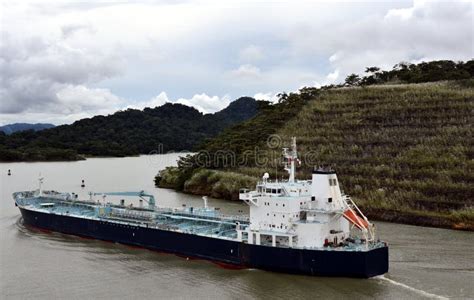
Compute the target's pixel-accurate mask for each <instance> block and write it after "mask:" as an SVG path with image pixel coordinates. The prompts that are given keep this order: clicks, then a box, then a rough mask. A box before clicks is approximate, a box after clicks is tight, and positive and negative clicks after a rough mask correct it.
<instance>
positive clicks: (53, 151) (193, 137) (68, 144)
mask: <svg viewBox="0 0 474 300" xmlns="http://www.w3.org/2000/svg"><path fill="white" fill-rule="evenodd" d="M259 106H265V104H264V102H262V101H256V100H255V99H253V98H250V97H242V98H239V99H237V100H235V101H234V102H232V103H231V104H230V105H229V106H228V107H227V108H225V109H223V110H222V111H219V112H217V113H214V114H202V113H201V112H199V111H197V110H196V109H194V108H192V107H188V106H185V105H181V104H171V103H167V104H165V105H163V106H160V107H156V108H145V109H144V110H136V109H128V110H125V111H119V112H117V113H114V114H112V115H109V116H95V117H93V118H90V119H82V120H79V121H76V122H74V123H73V124H71V125H62V126H57V127H55V128H52V129H46V130H42V131H39V132H34V131H32V130H30V131H22V132H16V133H13V134H11V135H8V136H7V135H5V134H3V133H2V132H0V161H22V160H23V161H24V160H27V161H32V160H75V159H77V158H78V154H82V155H91V156H127V155H137V154H148V153H150V152H155V151H164V152H168V151H183V150H188V151H190V150H193V149H194V148H195V147H196V145H198V144H200V143H202V142H203V141H204V140H205V139H207V138H210V137H213V136H215V135H217V134H218V133H220V132H221V131H222V130H223V129H225V128H227V127H229V126H231V125H233V124H236V123H239V122H242V121H245V120H247V119H249V118H251V117H253V116H254V115H255V114H256V113H257V111H258V109H259ZM160 145H161V146H160ZM160 147H162V148H161V149H160Z"/></svg>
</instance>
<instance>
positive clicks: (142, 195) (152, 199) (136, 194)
mask: <svg viewBox="0 0 474 300" xmlns="http://www.w3.org/2000/svg"><path fill="white" fill-rule="evenodd" d="M92 194H93V195H107V196H128V197H139V198H140V199H142V200H143V201H145V202H146V203H148V206H149V208H150V209H154V208H155V203H156V202H155V197H154V196H153V195H151V194H147V193H145V191H139V192H104V193H92ZM145 198H148V200H147V199H145Z"/></svg>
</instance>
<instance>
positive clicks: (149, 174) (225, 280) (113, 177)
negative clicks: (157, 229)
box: [0, 154, 474, 299]
mask: <svg viewBox="0 0 474 300" xmlns="http://www.w3.org/2000/svg"><path fill="white" fill-rule="evenodd" d="M176 158H177V155H175V154H169V155H157V156H151V157H150V156H142V157H129V158H93V159H88V160H87V161H79V162H48V163H9V164H0V188H1V199H0V243H1V244H0V298H1V299H11V298H35V299H65V298H68V299H84V298H102V299H110V298H132V297H133V298H155V299H156V298H158V299H162V298H170V299H175V298H180V299H182V298H184V299H189V298H193V299H202V298H204V299H209V298H212V299H216V298H218V299H255V298H262V299H266V298H277V299H296V298H303V299H304V298H307V299H309V298H312V299H314V298H316V297H322V298H321V299H326V298H337V299H344V298H347V299H369V298H372V299H373V298H383V299H428V298H460V299H463V298H474V284H473V283H474V243H473V241H474V239H473V238H474V233H471V232H460V231H453V230H445V229H434V228H424V227H415V226H407V225H399V224H390V223H377V226H378V231H379V233H380V235H381V236H382V238H383V239H384V240H386V241H388V243H389V245H390V271H389V273H388V274H386V275H384V276H379V277H376V278H371V279H351V278H325V277H309V276H298V275H288V274H278V273H272V272H266V271H261V270H255V269H242V270H230V269H225V268H222V267H220V266H218V265H216V264H214V263H212V262H208V261H203V260H187V259H185V258H181V257H178V256H175V255H172V254H164V253H158V252H154V251H149V250H146V249H140V248H134V247H130V246H125V245H120V244H114V243H107V242H102V241H96V240H90V239H84V238H79V237H74V236H68V235H63V234H57V233H47V232H42V231H39V230H34V229H29V228H25V227H24V226H23V225H22V222H21V217H20V213H19V211H18V209H17V208H16V207H15V206H14V204H13V200H12V199H11V193H12V192H14V191H20V190H31V189H35V188H37V178H38V175H39V173H40V172H41V174H42V176H44V177H45V183H44V188H45V189H55V190H59V191H68V192H76V193H79V194H80V195H81V197H84V198H86V197H88V196H87V193H88V192H89V191H91V190H92V191H97V192H105V191H135V190H146V191H149V192H152V193H153V194H154V195H155V196H156V199H157V202H158V204H159V205H169V206H181V205H182V204H186V205H188V206H190V205H192V206H201V205H202V203H203V202H202V200H201V198H200V197H195V196H190V195H185V194H180V193H176V192H174V191H171V190H166V189H157V188H155V187H154V183H153V177H154V175H155V174H156V173H157V171H158V170H159V169H162V168H164V167H165V166H167V165H172V164H175V162H176ZM8 169H11V171H12V176H7V170H8ZM82 179H84V180H85V183H86V187H85V188H84V189H82V188H81V187H80V184H81V180H82ZM209 204H210V205H212V206H215V207H220V208H221V210H222V211H225V212H229V213H238V212H239V211H244V212H245V211H248V208H247V207H246V206H245V204H242V203H239V202H231V201H223V200H215V199H210V200H209Z"/></svg>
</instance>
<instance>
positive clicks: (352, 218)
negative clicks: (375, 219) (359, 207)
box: [343, 209, 370, 230]
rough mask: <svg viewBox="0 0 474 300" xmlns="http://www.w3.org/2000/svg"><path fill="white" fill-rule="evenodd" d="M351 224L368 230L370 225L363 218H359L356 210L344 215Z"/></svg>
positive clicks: (348, 211) (349, 210)
mask: <svg viewBox="0 0 474 300" xmlns="http://www.w3.org/2000/svg"><path fill="white" fill-rule="evenodd" d="M343 216H344V218H346V219H347V220H348V221H349V222H351V223H352V224H354V225H355V226H356V227H357V228H359V229H361V230H362V229H368V228H369V226H370V224H369V222H367V221H366V220H365V219H364V218H363V217H361V216H359V215H358V214H357V213H356V212H355V211H354V210H352V209H348V210H346V211H345V212H344V214H343Z"/></svg>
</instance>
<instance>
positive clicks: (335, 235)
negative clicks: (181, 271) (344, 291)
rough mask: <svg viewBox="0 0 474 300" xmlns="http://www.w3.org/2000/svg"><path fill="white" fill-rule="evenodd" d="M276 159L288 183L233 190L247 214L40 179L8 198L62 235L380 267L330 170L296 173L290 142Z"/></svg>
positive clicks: (305, 268) (201, 254)
mask: <svg viewBox="0 0 474 300" xmlns="http://www.w3.org/2000/svg"><path fill="white" fill-rule="evenodd" d="M283 155H284V158H285V169H286V170H287V171H288V173H289V176H288V179H287V180H280V181H278V180H271V179H270V178H269V176H268V174H267V173H265V174H264V175H263V176H262V179H261V181H260V182H258V183H257V185H256V188H255V190H252V191H250V190H247V189H241V190H240V191H239V199H240V200H241V201H243V202H245V203H246V204H247V205H249V206H250V208H249V215H226V214H223V213H221V212H220V211H219V210H216V209H214V208H212V207H208V206H207V201H206V198H205V201H204V205H203V207H177V208H170V207H160V206H159V205H157V204H156V202H155V197H154V196H153V195H152V194H148V193H146V192H144V191H139V192H98V193H92V192H91V193H90V198H89V199H83V200H81V199H78V195H77V194H74V193H63V192H57V191H46V190H43V188H42V183H43V179H42V178H40V179H39V189H37V190H34V191H24V192H16V193H14V194H13V198H14V200H15V205H16V206H18V208H19V209H20V212H21V215H22V218H23V222H24V224H26V225H28V226H33V227H38V228H42V229H46V230H51V231H56V232H61V233H64V234H72V235H77V236H83V237H88V238H94V239H98V240H105V241H112V242H117V243H123V244H128V245H134V246H140V247H145V248H149V249H152V250H158V251H164V252H169V253H175V254H178V255H180V256H186V257H193V258H201V259H206V260H211V261H215V262H219V263H223V264H229V265H233V266H239V267H244V268H257V269H263V270H268V271H275V272H284V273H293V274H305V275H314V276H342V277H360V278H369V277H373V276H376V275H381V274H384V273H386V272H387V271H388V246H387V244H386V243H385V242H383V241H380V240H379V239H378V238H377V237H376V232H375V226H374V224H373V223H371V222H370V221H369V220H368V219H367V218H366V217H365V216H364V214H363V213H362V211H361V210H360V209H359V208H358V207H357V205H356V204H355V203H354V202H353V201H352V200H351V198H350V197H349V196H347V195H345V194H343V193H342V192H341V189H340V187H339V182H338V179H337V176H336V173H335V172H334V171H332V170H329V169H326V168H315V169H314V171H313V173H312V178H311V179H308V180H297V179H295V168H296V165H297V162H298V155H297V149H296V140H295V139H294V138H293V140H292V147H291V148H289V149H288V148H285V149H283ZM107 195H110V196H123V197H128V196H135V197H138V199H139V204H138V205H135V206H133V205H131V204H127V205H126V203H125V199H121V200H120V202H119V203H113V202H110V201H107V200H108V199H107V200H106V196H107ZM101 196H102V197H101ZM95 197H97V198H98V199H95ZM144 202H145V203H144Z"/></svg>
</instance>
